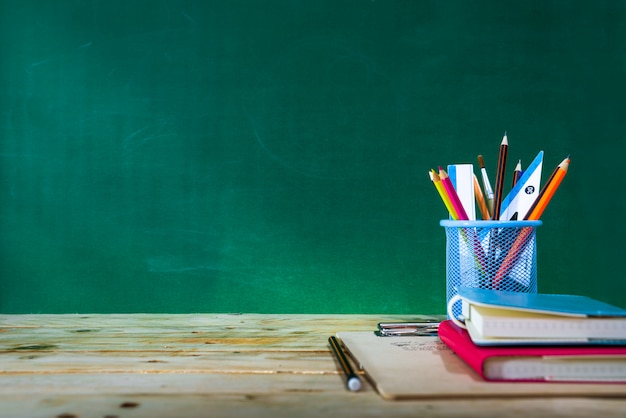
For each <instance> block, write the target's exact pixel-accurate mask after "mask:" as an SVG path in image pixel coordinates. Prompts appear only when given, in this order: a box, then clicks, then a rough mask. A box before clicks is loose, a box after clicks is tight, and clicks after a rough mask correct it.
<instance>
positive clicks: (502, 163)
mask: <svg viewBox="0 0 626 418" xmlns="http://www.w3.org/2000/svg"><path fill="white" fill-rule="evenodd" d="M508 152H509V140H508V137H507V134H506V132H505V133H504V137H502V142H501V143H500V153H499V154H498V167H497V170H496V190H495V192H494V197H493V213H492V214H491V219H493V220H494V221H497V220H499V219H500V207H501V206H502V194H503V192H504V173H505V170H506V157H507V154H508Z"/></svg>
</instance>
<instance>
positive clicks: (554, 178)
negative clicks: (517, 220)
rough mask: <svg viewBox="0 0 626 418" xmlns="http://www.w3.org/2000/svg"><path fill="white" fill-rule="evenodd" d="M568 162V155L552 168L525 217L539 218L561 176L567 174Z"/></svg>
mask: <svg viewBox="0 0 626 418" xmlns="http://www.w3.org/2000/svg"><path fill="white" fill-rule="evenodd" d="M569 163H570V159H569V156H567V157H566V158H565V159H564V160H563V161H561V163H560V164H559V165H558V166H557V167H556V168H555V169H554V171H553V172H552V174H551V175H550V178H549V179H548V181H547V182H546V184H545V185H544V186H543V188H542V189H541V191H540V192H539V196H537V199H536V200H535V203H533V205H532V206H531V207H530V209H529V210H528V215H527V216H526V218H525V219H528V220H531V221H535V220H537V219H539V218H541V215H542V214H543V211H544V210H545V209H546V206H548V203H550V200H551V199H552V196H554V193H555V192H556V189H558V187H559V185H560V184H561V182H562V181H563V178H564V177H565V175H566V174H567V170H568V169H569Z"/></svg>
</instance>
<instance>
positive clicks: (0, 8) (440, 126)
mask: <svg viewBox="0 0 626 418" xmlns="http://www.w3.org/2000/svg"><path fill="white" fill-rule="evenodd" d="M0 37H1V38H0V39H1V41H2V43H1V44H2V47H1V49H0V63H1V64H0V86H2V88H1V89H0V199H1V205H0V223H1V224H0V228H1V229H0V263H1V264H0V312H2V313H31V312H32V313H59V312H85V313H86V312H102V313H108V312H166V313H178V312H259V313H416V312H421V313H443V312H444V305H445V301H444V298H445V264H444V263H445V256H444V251H445V237H444V232H443V230H442V228H441V227H440V226H439V220H440V219H442V218H444V217H446V211H445V208H444V206H443V205H442V203H441V201H440V200H439V198H438V196H437V194H436V192H435V189H434V188H433V185H432V184H431V183H430V181H429V179H428V175H427V173H428V170H429V169H431V168H436V167H437V166H438V165H444V166H445V165H447V164H450V163H461V162H472V163H476V156H477V155H478V154H483V155H484V156H485V160H486V164H487V166H488V170H489V171H490V173H491V176H495V164H496V158H497V153H498V146H499V143H500V140H501V138H502V134H503V133H504V131H505V130H506V131H507V132H508V137H509V144H510V148H509V158H510V161H515V162H516V161H517V160H518V159H521V160H522V162H523V163H530V161H531V160H532V158H533V157H534V156H535V154H536V153H537V152H538V151H539V150H544V152H545V160H544V163H545V166H546V169H545V171H544V173H546V174H545V176H546V177H547V173H549V172H550V171H551V170H552V167H554V166H556V164H558V163H559V162H560V161H561V160H562V159H563V158H564V157H565V156H567V155H568V154H571V158H572V164H571V166H570V172H569V173H568V176H567V177H566V178H565V180H564V182H563V183H562V185H561V188H560V189H559V190H558V192H557V194H556V195H555V198H554V200H553V202H552V203H551V204H550V206H549V207H548V209H547V210H546V212H545V214H544V216H543V217H542V220H543V221H544V224H543V226H541V227H540V230H539V232H538V249H539V250H538V251H539V252H538V265H539V289H540V291H545V292H560V293H579V294H581V293H582V294H587V295H590V296H593V297H597V298H601V299H603V300H605V301H607V302H610V303H613V304H617V305H620V306H626V296H625V295H626V293H625V292H624V290H625V289H626V285H625V284H624V283H626V282H625V281H624V279H623V277H622V274H621V269H620V266H621V265H622V264H621V257H622V256H623V255H622V252H623V251H622V248H623V247H624V245H623V244H622V241H621V238H622V237H624V236H626V227H624V223H623V222H621V221H620V216H621V215H622V214H623V213H624V211H625V209H626V198H625V197H624V196H625V192H626V190H625V186H624V184H625V183H624V181H623V179H624V176H623V173H622V165H623V163H622V158H623V155H624V151H625V146H624V138H625V137H626V118H625V117H624V115H625V114H626V106H625V103H626V101H625V100H624V97H626V3H624V2H622V1H603V0H599V1H594V2H587V1H581V2H575V1H572V2H566V1H535V0H531V1H521V2H502V1H461V0H458V1H457V0H453V1H436V0H433V1H423V0H407V1H403V0H395V1H390V0H387V1H383V0H315V1H298V0H266V1H253V0H248V1H245V0H228V1H227V0H219V1H213V0H197V1H192V0H187V1H183V0H180V1H175V0H171V1H170V0H159V1H152V0H150V1H148V0H106V1H105V0H93V1H70V0H59V1H54V2H50V1H36V0H22V1H19V2H18V1H14V2H11V1H2V2H0ZM512 165H513V164H512V163H511V170H512ZM508 175H509V176H510V173H509V174H508ZM492 178H493V177H492ZM509 181H510V180H508V179H507V183H508V182H509Z"/></svg>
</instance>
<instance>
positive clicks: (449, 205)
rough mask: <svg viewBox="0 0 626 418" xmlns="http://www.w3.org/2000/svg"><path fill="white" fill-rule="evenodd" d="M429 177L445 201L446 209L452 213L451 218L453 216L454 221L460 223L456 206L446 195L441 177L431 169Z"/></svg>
mask: <svg viewBox="0 0 626 418" xmlns="http://www.w3.org/2000/svg"><path fill="white" fill-rule="evenodd" d="M428 175H429V176H430V180H431V181H432V182H433V184H434V185H435V188H436V189H437V192H439V196H441V200H443V203H444V205H446V208H447V209H448V212H450V216H452V219H454V220H455V221H458V220H459V215H458V214H457V213H456V211H455V210H454V206H453V205H452V201H451V200H450V197H449V196H448V194H447V193H446V190H445V188H444V187H443V183H442V182H441V179H440V178H439V175H438V174H437V173H436V172H435V170H433V169H431V170H430V171H429V172H428Z"/></svg>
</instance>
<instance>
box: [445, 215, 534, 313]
mask: <svg viewBox="0 0 626 418" xmlns="http://www.w3.org/2000/svg"><path fill="white" fill-rule="evenodd" d="M541 223H542V222H541V221H453V220H447V219H444V220H442V221H440V222H439V224H440V225H441V226H443V227H444V229H445V231H446V305H447V303H448V302H449V301H450V299H451V298H452V297H453V296H455V295H456V293H457V289H458V287H459V286H464V287H478V288H481V289H493V290H505V291H509V292H525V293H537V241H536V230H537V227H538V226H540V225H541ZM452 313H453V314H454V316H455V317H456V318H458V317H459V316H460V315H461V303H460V302H459V301H457V302H455V303H454V305H453V306H452Z"/></svg>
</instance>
